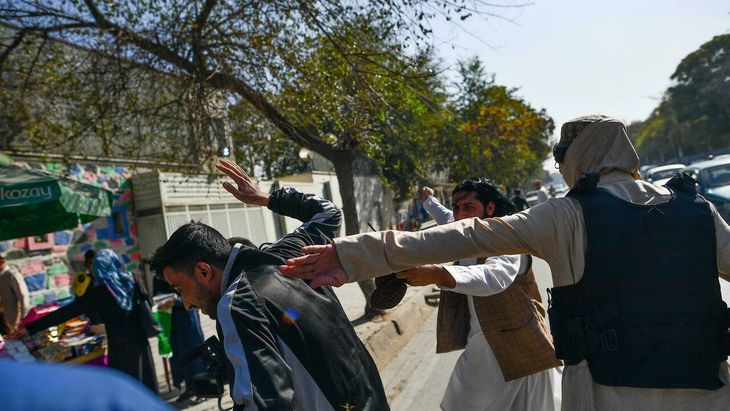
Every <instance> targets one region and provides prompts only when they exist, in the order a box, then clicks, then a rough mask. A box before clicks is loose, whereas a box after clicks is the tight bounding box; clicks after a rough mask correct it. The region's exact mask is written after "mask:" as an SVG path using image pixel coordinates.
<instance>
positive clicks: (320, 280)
mask: <svg viewBox="0 0 730 411" xmlns="http://www.w3.org/2000/svg"><path fill="white" fill-rule="evenodd" d="M302 252H303V253H305V254H309V255H305V256H302V257H297V258H291V259H289V260H286V265H282V266H280V267H279V271H281V273H282V274H284V275H285V276H287V277H294V278H301V279H304V280H311V281H312V282H311V283H309V286H310V287H312V288H317V287H320V286H323V285H331V286H334V287H339V286H341V285H343V284H344V283H346V282H347V274H346V273H345V270H344V269H343V268H342V264H340V260H339V259H337V249H336V248H335V247H334V246H333V245H332V244H327V245H310V246H306V247H302Z"/></svg>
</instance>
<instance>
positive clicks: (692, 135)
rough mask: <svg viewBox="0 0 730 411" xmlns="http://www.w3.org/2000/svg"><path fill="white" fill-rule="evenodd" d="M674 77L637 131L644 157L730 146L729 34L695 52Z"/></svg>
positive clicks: (662, 158) (665, 157) (676, 155)
mask: <svg viewBox="0 0 730 411" xmlns="http://www.w3.org/2000/svg"><path fill="white" fill-rule="evenodd" d="M671 79H672V80H673V81H674V85H672V86H671V87H670V88H669V89H668V90H667V91H666V93H665V95H664V98H663V99H662V101H661V103H660V104H659V106H658V107H657V108H656V109H655V110H654V111H653V112H652V114H651V115H650V116H649V118H648V119H647V120H646V121H644V122H642V127H640V128H639V129H638V130H636V131H637V132H638V136H637V151H638V152H639V154H640V156H642V157H643V158H645V159H646V160H647V161H666V160H669V159H673V158H681V157H682V156H688V155H693V154H698V153H703V152H708V151H712V150H716V149H725V148H730V104H728V102H729V101H730V81H728V79H730V34H724V35H720V36H716V37H714V38H713V39H712V40H710V41H709V42H707V43H705V44H703V45H702V46H701V47H700V48H699V49H698V50H696V51H694V52H692V53H690V54H689V55H688V56H687V57H685V58H684V59H683V60H682V61H681V62H680V63H679V65H678V66H677V69H676V70H675V72H674V74H672V77H671Z"/></svg>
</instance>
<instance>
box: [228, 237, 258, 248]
mask: <svg viewBox="0 0 730 411" xmlns="http://www.w3.org/2000/svg"><path fill="white" fill-rule="evenodd" d="M237 243H241V244H243V245H245V246H248V247H253V248H258V247H256V244H254V243H253V242H252V241H251V240H249V239H248V238H246V237H231V238H229V239H228V244H230V245H231V247H233V246H234V245H236V244H237Z"/></svg>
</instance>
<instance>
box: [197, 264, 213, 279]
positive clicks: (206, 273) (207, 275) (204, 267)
mask: <svg viewBox="0 0 730 411" xmlns="http://www.w3.org/2000/svg"><path fill="white" fill-rule="evenodd" d="M193 274H194V276H195V279H196V280H198V281H199V282H201V283H208V282H210V280H211V279H212V278H213V267H211V266H210V264H208V263H204V262H199V263H197V264H195V268H194V269H193Z"/></svg>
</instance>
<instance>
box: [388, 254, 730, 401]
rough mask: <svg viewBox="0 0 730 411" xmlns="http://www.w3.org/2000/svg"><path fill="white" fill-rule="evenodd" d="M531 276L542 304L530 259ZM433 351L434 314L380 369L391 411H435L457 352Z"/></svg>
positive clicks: (726, 295)
mask: <svg viewBox="0 0 730 411" xmlns="http://www.w3.org/2000/svg"><path fill="white" fill-rule="evenodd" d="M534 268H535V275H536V277H537V283H538V286H539V287H540V290H541V291H540V292H541V294H542V299H543V302H546V301H547V298H546V295H545V289H546V288H547V287H551V286H552V278H551V276H550V268H549V267H548V265H547V263H545V261H543V260H540V259H535V260H534ZM720 285H721V289H722V293H723V299H724V300H725V301H726V302H728V304H729V305H730V283H728V282H727V281H724V280H720ZM435 352H436V312H435V311H434V313H433V315H432V316H431V317H430V318H429V319H428V321H426V322H425V323H424V325H423V326H422V327H421V329H420V330H419V332H418V333H417V334H416V336H415V337H413V339H412V340H411V341H410V342H409V344H408V345H406V347H405V348H404V349H403V350H401V352H400V353H399V354H398V356H396V358H395V359H393V360H392V361H391V362H390V364H388V366H387V367H386V368H385V369H384V370H382V372H381V376H382V378H383V384H384V385H385V390H386V392H387V394H388V399H389V401H390V405H391V409H392V410H393V411H411V410H423V411H429V410H438V409H439V403H440V402H441V397H442V396H443V394H444V390H445V389H446V385H447V384H448V381H449V377H450V375H451V371H452V370H453V368H454V364H455V363H456V360H457V358H458V357H459V355H460V354H461V351H455V352H451V353H447V354H438V355H437V354H435Z"/></svg>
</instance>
